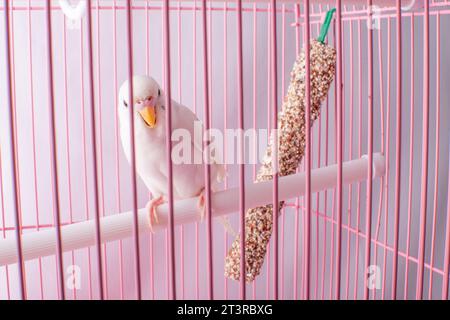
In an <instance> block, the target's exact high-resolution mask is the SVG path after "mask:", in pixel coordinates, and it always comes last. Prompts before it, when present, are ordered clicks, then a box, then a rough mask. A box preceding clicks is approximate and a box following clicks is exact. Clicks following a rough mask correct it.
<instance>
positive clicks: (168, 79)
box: [163, 1, 177, 300]
mask: <svg viewBox="0 0 450 320" xmlns="http://www.w3.org/2000/svg"><path fill="white" fill-rule="evenodd" d="M163 11H164V30H163V31H164V56H165V63H164V65H165V70H164V73H165V77H164V79H165V84H164V87H165V89H166V105H167V108H166V115H167V117H166V138H167V139H166V153H167V172H168V174H167V179H168V188H169V189H168V190H167V191H168V203H169V229H168V231H169V251H170V252H169V254H170V259H169V270H168V272H169V274H170V283H171V285H170V294H169V297H170V299H172V300H176V298H177V293H176V277H175V231H174V228H175V227H174V212H173V169H172V156H171V155H172V139H171V136H172V111H171V104H172V93H171V74H170V73H171V64H170V20H169V2H168V1H164V7H163Z"/></svg>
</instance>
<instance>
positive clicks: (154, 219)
mask: <svg viewBox="0 0 450 320" xmlns="http://www.w3.org/2000/svg"><path fill="white" fill-rule="evenodd" d="M163 203H164V200H163V197H158V198H154V199H152V200H150V201H149V202H148V203H147V205H146V206H145V208H146V210H147V212H148V218H149V226H150V231H151V232H152V233H154V230H153V225H154V223H156V224H158V223H159V218H158V213H157V212H156V208H157V207H158V206H160V205H161V204H163Z"/></svg>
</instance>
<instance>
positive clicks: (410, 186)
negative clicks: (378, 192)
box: [403, 13, 415, 300]
mask: <svg viewBox="0 0 450 320" xmlns="http://www.w3.org/2000/svg"><path fill="white" fill-rule="evenodd" d="M414 29H415V28H414V13H413V14H412V15H411V39H410V41H411V50H410V52H411V64H410V68H409V69H410V70H411V81H410V90H411V94H412V95H413V96H412V98H411V102H410V109H411V114H410V121H409V122H410V127H409V172H408V175H409V181H408V222H407V225H408V226H407V230H406V259H405V287H404V292H403V295H404V299H405V300H406V299H407V298H408V289H409V285H408V275H409V257H410V255H409V252H410V247H411V222H412V217H411V215H412V192H413V164H414V157H413V154H414V108H415V103H414V87H415V78H414V60H415V54H414V45H415V41H414V38H415V34H414V33H415V32H414Z"/></svg>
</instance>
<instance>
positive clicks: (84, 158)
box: [79, 24, 92, 300]
mask: <svg viewBox="0 0 450 320" xmlns="http://www.w3.org/2000/svg"><path fill="white" fill-rule="evenodd" d="M83 29H84V28H83V24H81V26H80V51H79V54H80V61H81V62H80V87H81V88H80V92H81V94H83V93H84V67H83V66H84V50H83V43H84V37H83V32H84V31H83ZM85 107H86V106H85V100H84V98H83V99H81V117H80V122H81V144H82V159H81V162H82V165H81V166H82V171H83V194H84V212H85V219H86V220H89V196H88V186H87V183H88V177H87V150H86V110H85ZM87 249H88V252H87V256H88V262H87V263H88V291H89V300H92V263H91V248H90V247H89V248H87Z"/></svg>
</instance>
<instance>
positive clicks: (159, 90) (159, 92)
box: [158, 89, 161, 97]
mask: <svg viewBox="0 0 450 320" xmlns="http://www.w3.org/2000/svg"><path fill="white" fill-rule="evenodd" d="M158 97H161V89H158Z"/></svg>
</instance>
